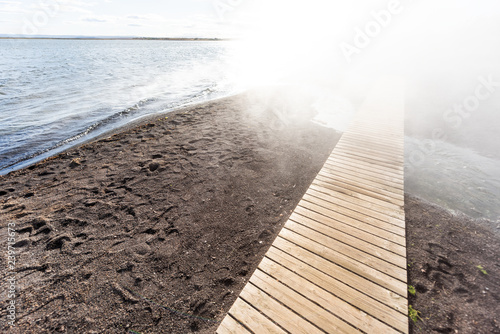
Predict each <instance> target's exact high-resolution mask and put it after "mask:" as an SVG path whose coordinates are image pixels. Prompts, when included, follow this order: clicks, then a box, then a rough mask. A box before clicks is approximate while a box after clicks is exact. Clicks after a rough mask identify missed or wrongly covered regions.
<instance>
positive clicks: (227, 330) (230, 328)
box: [217, 315, 252, 334]
mask: <svg viewBox="0 0 500 334" xmlns="http://www.w3.org/2000/svg"><path fill="white" fill-rule="evenodd" d="M217 334H252V332H249V331H248V330H247V329H246V328H245V327H243V326H242V325H241V324H239V323H238V322H237V321H236V320H234V319H233V318H232V317H231V316H229V315H227V316H226V317H224V320H222V322H221V324H220V326H219V328H218V329H217Z"/></svg>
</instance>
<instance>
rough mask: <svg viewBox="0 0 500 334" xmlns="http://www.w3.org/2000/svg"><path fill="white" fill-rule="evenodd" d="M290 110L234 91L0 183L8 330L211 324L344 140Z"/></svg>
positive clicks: (179, 329)
mask: <svg viewBox="0 0 500 334" xmlns="http://www.w3.org/2000/svg"><path fill="white" fill-rule="evenodd" d="M283 112H284V109H283V105H281V104H280V103H277V104H273V101H266V104H262V105H258V104H257V105H256V104H255V102H253V103H251V104H250V103H249V102H248V99H247V97H246V96H239V97H233V98H228V99H224V100H220V101H216V102H212V103H208V104H205V105H200V106H195V107H191V108H189V109H184V110H180V111H177V112H174V113H169V114H166V115H163V116H162V117H161V118H160V119H155V120H154V121H153V120H150V121H148V122H146V123H145V124H143V125H141V126H140V127H136V128H131V129H128V130H126V131H125V132H123V133H119V134H116V135H113V136H111V137H109V138H104V139H102V140H100V141H98V142H95V143H90V144H87V145H84V146H82V147H79V148H76V149H72V150H70V151H68V152H67V153H64V154H61V155H59V156H57V157H55V158H52V159H49V160H47V161H44V162H42V163H39V164H37V165H35V166H32V167H30V168H28V169H25V170H21V171H17V172H13V173H11V174H9V175H7V176H5V177H1V178H0V221H1V231H0V238H1V240H5V241H7V228H6V226H7V223H9V222H15V224H16V229H17V235H16V244H15V248H16V250H17V252H18V254H17V263H16V269H15V278H16V280H17V289H18V291H17V295H18V296H17V298H16V302H17V310H16V311H17V322H16V327H13V328H9V326H8V325H7V323H6V322H5V321H3V320H5V319H6V315H7V313H6V306H7V302H8V300H7V292H6V289H5V286H4V287H2V291H1V300H2V302H1V314H0V317H1V318H2V323H1V328H0V332H2V333H58V332H61V333H137V332H138V333H182V334H185V333H191V332H203V333H213V332H215V329H216V328H217V326H218V323H219V322H220V321H221V320H222V318H223V317H224V315H225V313H226V312H227V311H228V310H229V308H230V307H231V305H232V303H233V302H234V300H235V299H236V297H237V295H238V294H239V292H240V290H241V289H242V288H243V286H244V284H245V282H246V281H247V280H248V279H249V278H250V275H251V274H252V272H253V271H254V269H255V268H256V267H257V265H258V263H259V261H260V259H261V258H262V257H263V255H264V253H265V252H266V250H267V248H268V247H269V245H270V244H271V243H272V241H273V240H274V237H275V236H276V235H277V233H278V232H279V231H280V229H281V227H282V226H283V224H284V223H285V221H286V219H287V217H288V215H289V214H290V213H291V211H292V210H293V209H294V207H295V206H296V204H297V203H298V201H299V200H300V198H301V197H302V195H303V194H304V193H305V191H306V189H307V187H308V186H309V184H310V182H311V181H312V180H313V179H314V177H315V176H316V174H317V172H318V171H319V170H320V169H321V167H322V165H323V163H324V161H325V160H326V158H327V156H328V155H329V153H330V152H331V150H332V149H333V147H334V146H335V144H336V142H337V140H338V139H339V137H340V135H339V134H338V133H336V132H335V131H333V130H330V129H326V128H322V127H320V126H317V125H314V124H312V123H311V122H309V119H310V118H311V116H312V115H311V114H309V115H307V114H305V115H302V118H300V117H299V118H297V117H286V115H283ZM166 116H168V118H165V117H166ZM283 116H285V117H283ZM156 118H158V116H156ZM283 119H287V121H286V122H283ZM5 244H6V242H5ZM2 247H3V246H2ZM0 267H1V275H2V278H3V279H5V277H6V275H7V273H6V268H7V263H6V257H4V256H2V258H1V260H0Z"/></svg>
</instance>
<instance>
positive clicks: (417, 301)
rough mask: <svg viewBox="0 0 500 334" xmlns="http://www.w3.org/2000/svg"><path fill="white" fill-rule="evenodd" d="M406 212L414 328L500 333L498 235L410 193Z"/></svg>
mask: <svg viewBox="0 0 500 334" xmlns="http://www.w3.org/2000/svg"><path fill="white" fill-rule="evenodd" d="M405 213H406V224H407V246H408V264H409V268H408V269H409V270H408V278H409V284H410V285H412V286H413V287H415V289H416V295H415V296H411V295H410V298H409V304H410V305H412V307H413V308H414V309H415V310H417V311H420V318H421V319H419V320H418V321H417V322H416V323H411V332H412V333H471V334H473V333H474V334H479V333H484V334H490V333H500V318H499V314H500V236H499V235H498V233H494V232H493V231H492V230H490V229H488V228H487V227H485V226H488V224H484V223H481V221H477V220H474V219H471V218H469V217H467V216H464V215H454V214H451V213H449V212H448V211H445V210H444V209H442V208H440V207H437V206H435V205H432V204H429V203H425V202H423V201H421V200H419V199H417V198H415V197H411V196H406V198H405ZM478 266H481V268H483V270H485V273H483V272H482V271H481V269H480V268H479V267H478ZM410 322H411V321H410Z"/></svg>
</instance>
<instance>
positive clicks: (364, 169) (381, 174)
mask: <svg viewBox="0 0 500 334" xmlns="http://www.w3.org/2000/svg"><path fill="white" fill-rule="evenodd" d="M337 165H340V166H342V167H343V168H347V169H349V170H351V171H355V172H357V173H361V174H364V175H366V174H367V175H370V176H373V177H377V178H379V179H382V180H386V181H389V182H392V183H399V184H401V183H402V182H403V180H402V178H400V177H399V176H394V175H393V174H391V173H387V172H385V171H382V170H380V169H376V168H374V167H373V166H363V165H358V164H356V163H353V162H350V161H348V160H343V159H336V160H335V161H330V160H327V161H325V164H324V165H323V168H329V169H332V168H335V167H336V166H337ZM402 186H403V187H404V185H402Z"/></svg>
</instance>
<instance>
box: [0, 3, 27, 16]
mask: <svg viewBox="0 0 500 334" xmlns="http://www.w3.org/2000/svg"><path fill="white" fill-rule="evenodd" d="M25 12H26V10H25V9H24V8H23V6H22V3H21V2H18V1H0V13H25Z"/></svg>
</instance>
